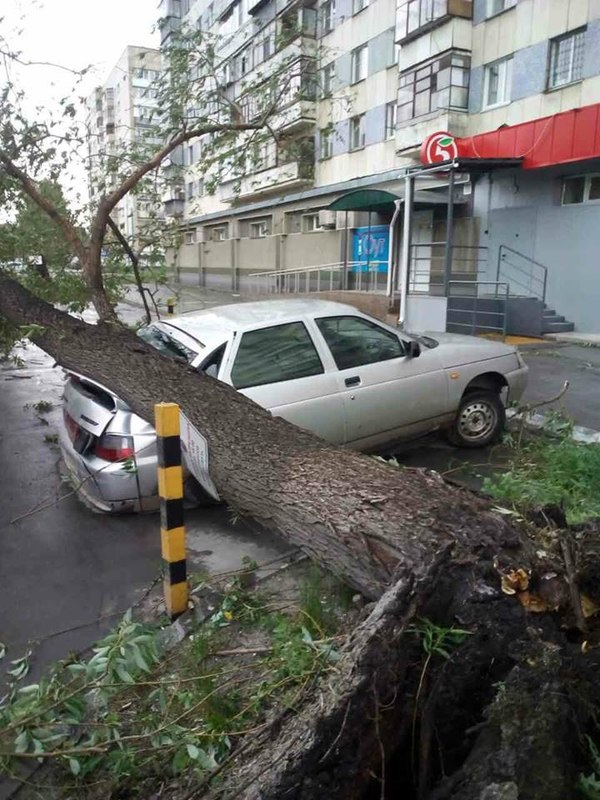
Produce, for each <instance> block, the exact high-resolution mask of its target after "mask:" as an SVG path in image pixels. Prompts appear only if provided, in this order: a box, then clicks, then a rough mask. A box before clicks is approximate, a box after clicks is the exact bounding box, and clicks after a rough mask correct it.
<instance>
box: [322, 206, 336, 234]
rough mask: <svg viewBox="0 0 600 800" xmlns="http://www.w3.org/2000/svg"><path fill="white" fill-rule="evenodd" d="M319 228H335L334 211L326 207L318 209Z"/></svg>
mask: <svg viewBox="0 0 600 800" xmlns="http://www.w3.org/2000/svg"><path fill="white" fill-rule="evenodd" d="M319 228H326V229H327V230H331V229H333V228H335V211H330V210H329V209H328V208H322V209H321V210H320V211H319Z"/></svg>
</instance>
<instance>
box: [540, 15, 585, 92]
mask: <svg viewBox="0 0 600 800" xmlns="http://www.w3.org/2000/svg"><path fill="white" fill-rule="evenodd" d="M584 47H585V28H580V29H579V30H577V31H571V33H567V34H565V36H559V37H558V38H557V39H553V40H552V41H551V42H550V65H549V70H548V88H549V89H556V88H558V87H559V86H566V85H567V83H573V81H579V80H581V78H582V77H583V55H584Z"/></svg>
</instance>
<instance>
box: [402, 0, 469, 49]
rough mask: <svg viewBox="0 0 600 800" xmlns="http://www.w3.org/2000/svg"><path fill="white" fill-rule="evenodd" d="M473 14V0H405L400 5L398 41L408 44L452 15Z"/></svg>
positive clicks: (465, 15)
mask: <svg viewBox="0 0 600 800" xmlns="http://www.w3.org/2000/svg"><path fill="white" fill-rule="evenodd" d="M472 16H473V0H404V2H402V5H400V6H399V7H398V13H397V19H396V42H397V43H398V44H407V43H408V42H410V41H412V40H413V39H416V38H418V37H419V36H422V35H423V34H424V33H427V32H428V31H430V30H433V28H437V27H438V25H442V24H443V23H444V22H446V21H447V20H449V19H451V18H452V17H462V18H463V19H472Z"/></svg>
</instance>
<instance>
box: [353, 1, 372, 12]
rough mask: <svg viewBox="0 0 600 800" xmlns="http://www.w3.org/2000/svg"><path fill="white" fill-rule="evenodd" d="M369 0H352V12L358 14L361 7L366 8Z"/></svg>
mask: <svg viewBox="0 0 600 800" xmlns="http://www.w3.org/2000/svg"><path fill="white" fill-rule="evenodd" d="M368 5H369V0H352V13H353V14H358V12H359V11H362V10H363V8H367V6H368Z"/></svg>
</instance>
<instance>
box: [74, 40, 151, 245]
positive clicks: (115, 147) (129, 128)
mask: <svg viewBox="0 0 600 800" xmlns="http://www.w3.org/2000/svg"><path fill="white" fill-rule="evenodd" d="M160 61H161V56H160V51H159V50H155V49H151V48H147V47H136V46H133V45H130V46H128V47H126V48H125V50H124V51H123V53H122V55H121V56H120V58H119V60H118V61H117V63H116V64H115V65H114V67H113V68H112V69H111V71H110V73H109V75H108V77H107V79H106V81H105V82H104V83H103V84H102V86H98V87H96V89H95V90H94V92H93V93H92V94H91V95H90V97H89V98H88V101H87V119H86V131H87V140H88V141H87V144H88V159H89V160H88V179H89V191H90V196H91V199H92V200H94V199H95V198H96V197H97V196H99V195H102V194H106V193H107V192H109V191H110V189H111V187H113V186H115V185H116V183H117V182H118V174H119V171H120V170H122V169H123V163H124V162H123V158H122V156H123V154H124V153H126V152H127V151H128V150H130V148H131V147H132V146H133V145H134V144H135V143H136V141H139V140H140V138H141V137H143V136H145V135H146V134H147V132H148V131H149V130H150V129H151V125H152V123H153V122H154V124H155V123H156V114H157V103H156V89H155V86H154V85H155V84H156V82H157V80H158V78H159V76H160ZM150 205H151V201H150V199H149V198H145V197H143V196H141V195H140V194H131V193H130V194H128V195H126V197H124V198H123V200H121V201H120V203H119V204H118V205H117V207H116V208H115V210H114V212H113V214H112V217H113V219H114V221H115V222H116V224H117V225H118V226H119V229H120V230H121V232H122V233H123V234H124V235H125V236H126V237H127V239H128V240H129V241H130V242H131V243H132V244H134V245H136V246H137V245H138V244H139V234H140V232H141V231H142V230H143V228H144V226H145V225H149V224H151V217H152V214H151V208H150Z"/></svg>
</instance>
